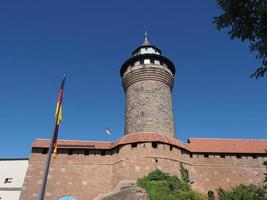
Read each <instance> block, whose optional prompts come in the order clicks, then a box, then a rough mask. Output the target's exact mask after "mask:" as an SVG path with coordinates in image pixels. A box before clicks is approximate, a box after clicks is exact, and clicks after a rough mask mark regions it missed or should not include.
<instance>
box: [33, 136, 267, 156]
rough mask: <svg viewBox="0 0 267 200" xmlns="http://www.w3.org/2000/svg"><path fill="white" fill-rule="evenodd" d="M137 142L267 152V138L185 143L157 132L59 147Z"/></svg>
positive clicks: (39, 143)
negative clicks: (113, 140) (110, 140)
mask: <svg viewBox="0 0 267 200" xmlns="http://www.w3.org/2000/svg"><path fill="white" fill-rule="evenodd" d="M136 142H161V143H165V144H171V145H174V146H177V147H179V148H182V149H185V150H187V151H189V152H192V153H260V154H263V153H266V150H267V140H253V139H252V140H248V139H247V140H245V139H214V138H190V139H189V140H188V143H183V142H182V141H180V140H177V139H176V138H173V137H170V136H166V135H161V134H157V133H134V134H128V135H126V136H124V137H122V138H120V139H118V140H117V141H115V142H101V141H80V140H59V141H58V148H77V149H103V150H108V149H113V148H115V147H117V146H120V145H125V144H130V143H136ZM49 144H50V140H46V139H36V141H35V142H34V143H33V144H32V148H48V147H49Z"/></svg>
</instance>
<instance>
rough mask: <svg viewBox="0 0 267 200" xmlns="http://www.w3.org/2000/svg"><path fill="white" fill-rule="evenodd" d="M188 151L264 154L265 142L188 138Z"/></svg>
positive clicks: (266, 142)
mask: <svg viewBox="0 0 267 200" xmlns="http://www.w3.org/2000/svg"><path fill="white" fill-rule="evenodd" d="M188 143H189V144H188V147H189V151H191V152H202V153H205V152H207V153H266V150H267V140H255V139H224V138H216V139H215V138H189V140H188Z"/></svg>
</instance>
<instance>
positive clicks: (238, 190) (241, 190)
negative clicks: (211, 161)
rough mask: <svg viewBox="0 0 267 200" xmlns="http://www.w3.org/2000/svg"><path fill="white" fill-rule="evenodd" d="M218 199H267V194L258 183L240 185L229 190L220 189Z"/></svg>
mask: <svg viewBox="0 0 267 200" xmlns="http://www.w3.org/2000/svg"><path fill="white" fill-rule="evenodd" d="M217 192H218V196H219V197H218V200H267V195H266V193H265V191H264V189H262V188H261V187H257V186H256V185H248V186H246V185H242V184H241V185H238V186H236V187H234V188H232V189H230V190H228V191H226V190H223V189H221V188H220V189H218V191H217Z"/></svg>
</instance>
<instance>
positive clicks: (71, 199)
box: [58, 195, 77, 200]
mask: <svg viewBox="0 0 267 200" xmlns="http://www.w3.org/2000/svg"><path fill="white" fill-rule="evenodd" d="M58 200H77V199H76V198H75V197H74V196H70V195H66V196H62V197H60V198H59V199H58Z"/></svg>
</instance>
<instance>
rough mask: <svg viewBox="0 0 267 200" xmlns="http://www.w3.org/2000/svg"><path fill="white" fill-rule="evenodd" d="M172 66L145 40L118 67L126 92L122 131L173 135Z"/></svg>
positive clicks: (170, 62) (173, 69)
mask: <svg viewBox="0 0 267 200" xmlns="http://www.w3.org/2000/svg"><path fill="white" fill-rule="evenodd" d="M174 74H175V66H174V64H173V63H172V61H170V60H169V59H168V58H167V57H164V56H163V55H162V53H161V50H160V49H159V48H157V47H156V46H154V45H152V44H151V43H150V42H149V41H148V39H147V35H145V40H144V42H143V43H142V45H140V46H139V47H137V48H136V49H135V50H134V51H133V53H132V56H131V57H130V58H129V59H128V60H126V61H125V62H124V63H123V65H122V66H121V70H120V75H121V78H122V84H123V88H124V91H125V98H126V104H125V105H126V106H125V134H131V133H147V132H149V133H151V132H152V133H159V134H164V135H169V136H173V137H175V125H174V117H173V107H172V88H173V84H174V78H173V77H174Z"/></svg>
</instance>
